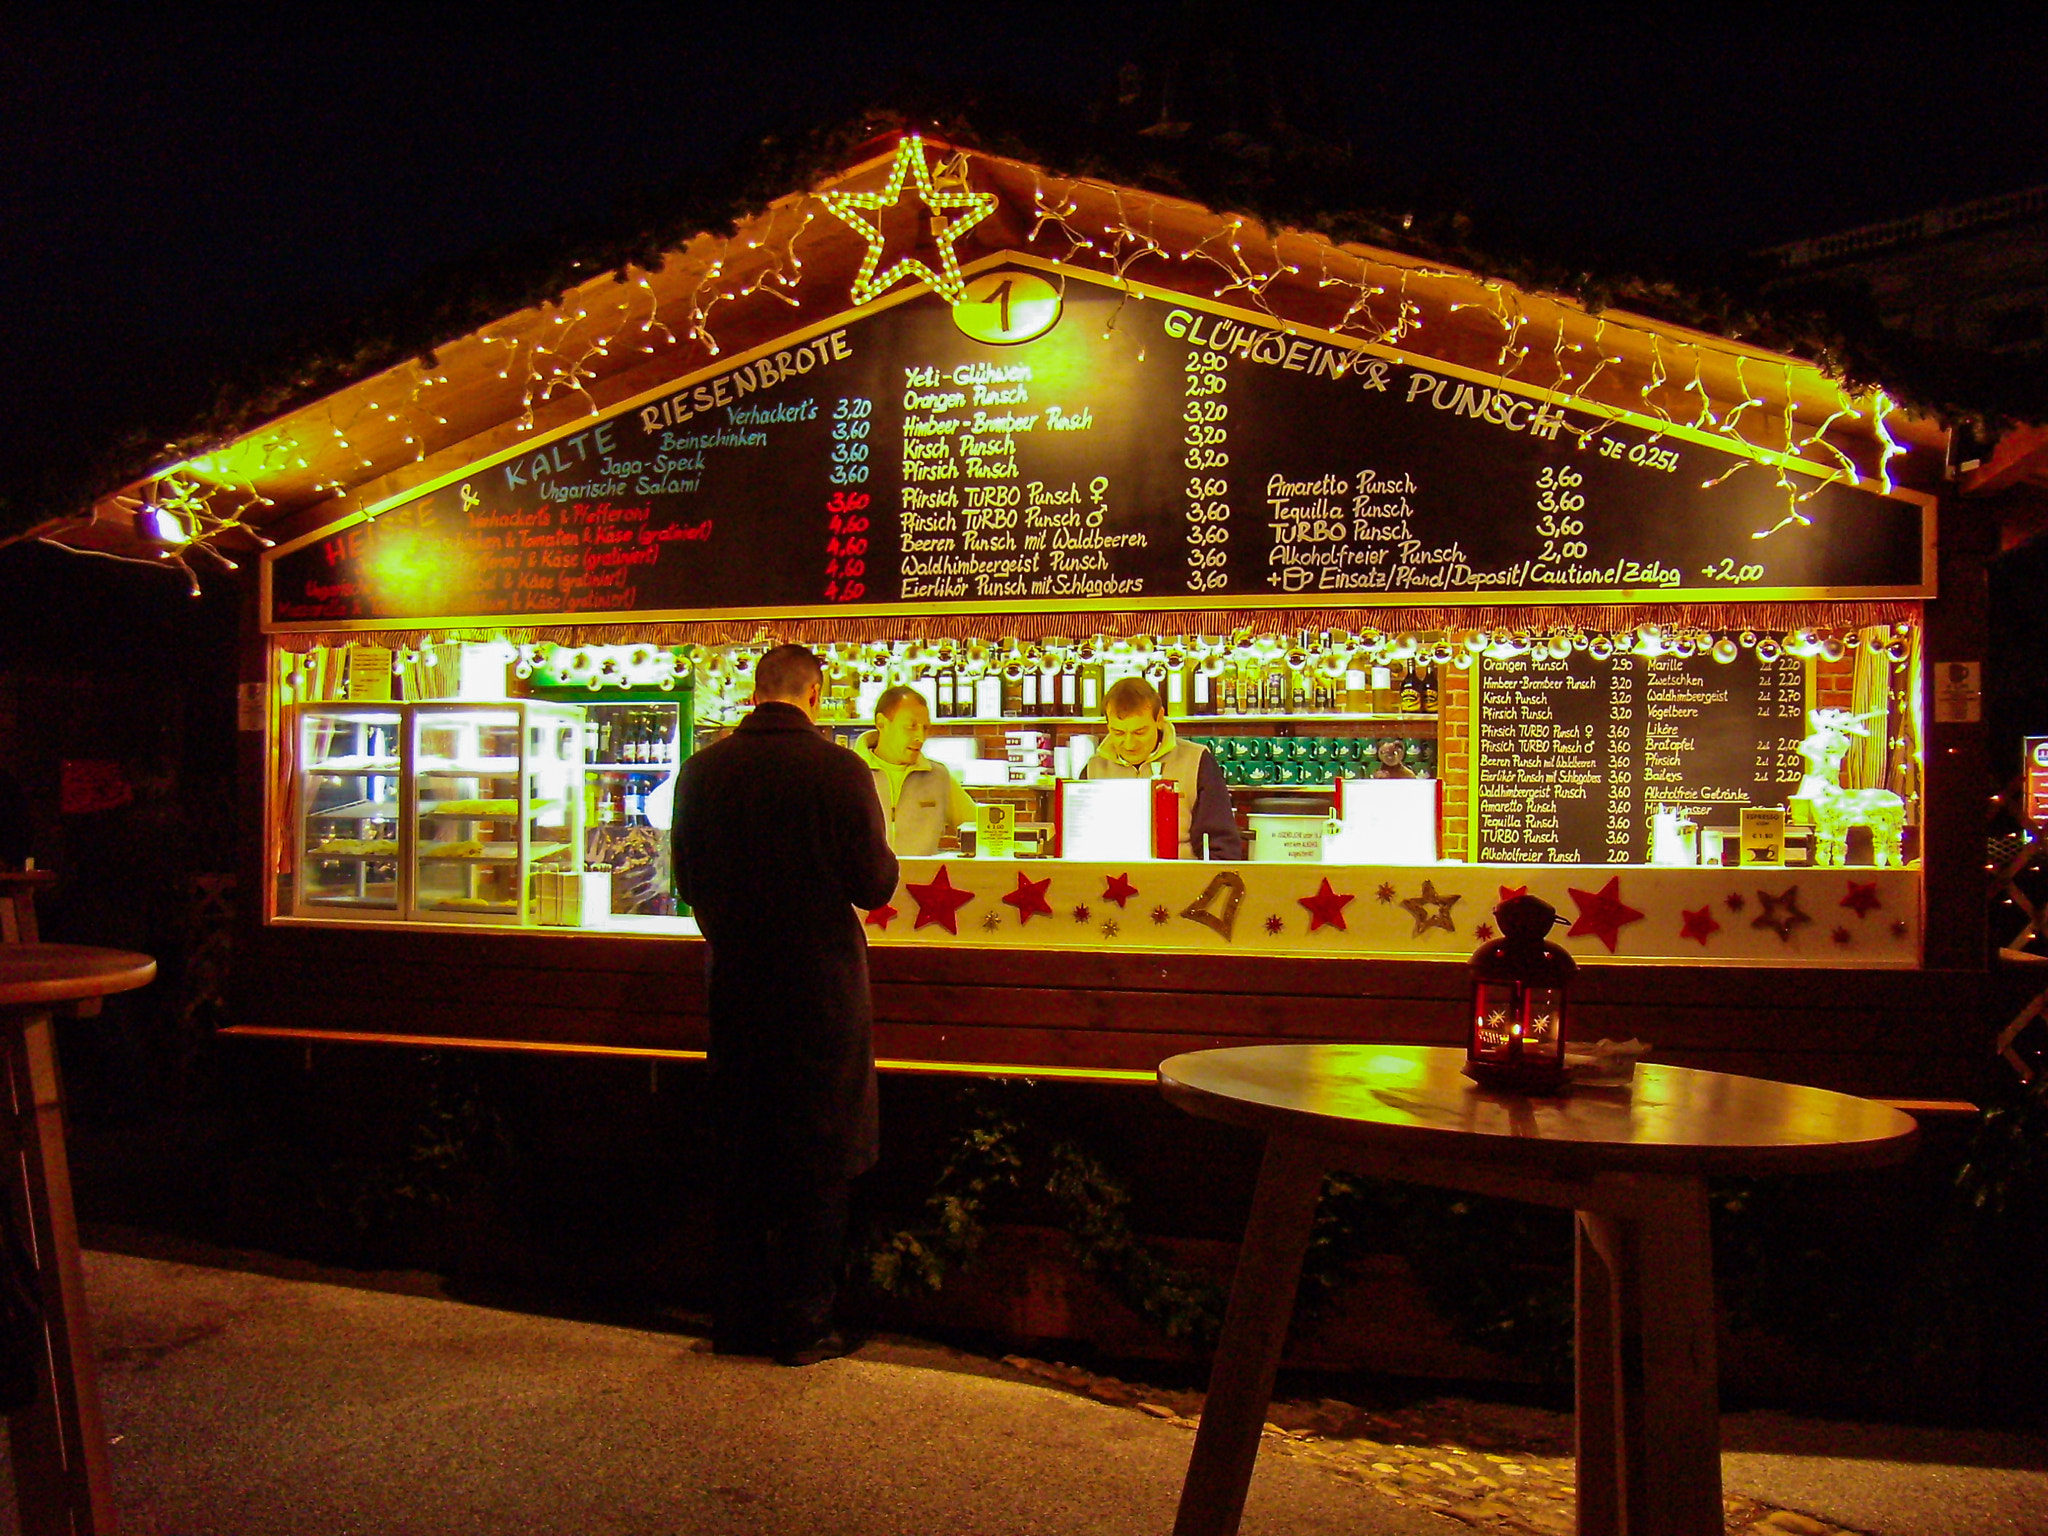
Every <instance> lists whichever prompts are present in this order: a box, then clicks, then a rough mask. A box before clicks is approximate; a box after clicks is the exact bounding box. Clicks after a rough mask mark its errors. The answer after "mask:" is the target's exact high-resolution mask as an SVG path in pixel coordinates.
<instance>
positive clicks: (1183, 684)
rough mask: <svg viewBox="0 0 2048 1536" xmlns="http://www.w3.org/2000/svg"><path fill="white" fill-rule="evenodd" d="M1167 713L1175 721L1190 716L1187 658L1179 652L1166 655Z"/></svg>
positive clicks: (1169, 652) (1170, 652)
mask: <svg viewBox="0 0 2048 1536" xmlns="http://www.w3.org/2000/svg"><path fill="white" fill-rule="evenodd" d="M1166 713H1167V715H1168V716H1169V717H1170V718H1172V719H1175V720H1185V719H1186V718H1187V714H1188V668H1187V658H1186V657H1184V656H1182V655H1181V653H1180V652H1179V651H1168V652H1167V653H1166Z"/></svg>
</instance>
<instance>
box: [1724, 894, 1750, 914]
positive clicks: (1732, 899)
mask: <svg viewBox="0 0 2048 1536" xmlns="http://www.w3.org/2000/svg"><path fill="white" fill-rule="evenodd" d="M1723 905H1725V906H1726V907H1727V908H1728V910H1729V911H1730V912H1740V911H1741V910H1742V909H1743V907H1744V906H1746V905H1747V903H1746V902H1744V901H1743V899H1742V892H1740V891H1730V892H1729V893H1728V899H1727V901H1726V902H1725V903H1723Z"/></svg>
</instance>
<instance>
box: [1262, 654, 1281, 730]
mask: <svg viewBox="0 0 2048 1536" xmlns="http://www.w3.org/2000/svg"><path fill="white" fill-rule="evenodd" d="M1259 709H1260V711H1261V712H1262V713H1264V714H1268V715H1278V714H1284V713H1285V712H1286V710H1287V663H1286V661H1285V660H1284V659H1282V658H1281V657H1279V656H1275V657H1273V658H1272V660H1270V661H1268V662H1267V663H1266V676H1265V680H1264V682H1263V684H1262V685H1261V687H1260V689H1259Z"/></svg>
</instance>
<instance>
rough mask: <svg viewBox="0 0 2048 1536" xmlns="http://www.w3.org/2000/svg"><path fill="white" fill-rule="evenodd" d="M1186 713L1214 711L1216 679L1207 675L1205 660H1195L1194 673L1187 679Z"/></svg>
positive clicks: (1198, 713)
mask: <svg viewBox="0 0 2048 1536" xmlns="http://www.w3.org/2000/svg"><path fill="white" fill-rule="evenodd" d="M1188 713H1189V714H1191V715H1203V716H1207V715H1213V714H1215V713H1216V679H1215V678H1213V677H1211V676H1210V675H1209V667H1208V663H1206V662H1200V661H1198V662H1196V663H1195V670H1194V675H1193V676H1192V677H1190V678H1189V679H1188Z"/></svg>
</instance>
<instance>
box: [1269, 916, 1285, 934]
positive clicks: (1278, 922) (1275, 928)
mask: <svg viewBox="0 0 2048 1536" xmlns="http://www.w3.org/2000/svg"><path fill="white" fill-rule="evenodd" d="M1286 931H1287V924H1286V923H1285V922H1284V921H1283V920H1282V919H1281V916H1280V914H1279V913H1278V912H1273V913H1269V914H1268V915H1267V918H1266V932H1268V933H1285V932H1286Z"/></svg>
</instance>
